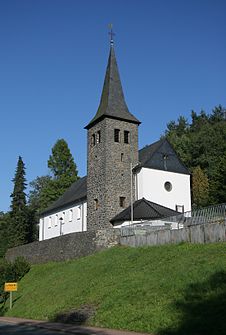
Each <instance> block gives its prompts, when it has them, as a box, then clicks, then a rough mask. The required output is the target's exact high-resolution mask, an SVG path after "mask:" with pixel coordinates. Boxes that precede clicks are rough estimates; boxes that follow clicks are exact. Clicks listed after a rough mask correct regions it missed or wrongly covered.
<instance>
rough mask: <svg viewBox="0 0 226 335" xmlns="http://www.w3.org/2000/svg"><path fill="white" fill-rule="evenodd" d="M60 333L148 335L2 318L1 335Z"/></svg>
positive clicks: (80, 334)
mask: <svg viewBox="0 0 226 335" xmlns="http://www.w3.org/2000/svg"><path fill="white" fill-rule="evenodd" d="M59 332H63V333H64V334H76V335H147V334H144V333H135V332H130V331H121V330H114V329H107V328H96V327H85V326H75V325H72V324H64V323H55V322H46V321H37V320H30V319H20V318H9V317H0V334H1V335H3V334H4V335H5V334H6V335H11V334H13V335H14V334H15V335H20V334H23V335H30V334H31V335H33V334H34V335H36V334H37V335H39V334H40V335H45V334H46V335H55V334H57V335H58V334H59ZM148 335H150V334H148Z"/></svg>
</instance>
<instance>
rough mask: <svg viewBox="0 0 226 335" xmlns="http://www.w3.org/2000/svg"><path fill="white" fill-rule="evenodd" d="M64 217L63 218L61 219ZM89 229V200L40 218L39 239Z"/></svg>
mask: <svg viewBox="0 0 226 335" xmlns="http://www.w3.org/2000/svg"><path fill="white" fill-rule="evenodd" d="M61 218H62V220H60V219H61ZM86 230H87V202H86V201H83V202H80V203H78V204H76V205H75V206H70V207H66V208H64V209H62V210H60V211H58V212H57V211H56V212H52V213H50V214H48V215H45V216H43V217H41V218H40V221H39V241H42V240H47V239H50V238H53V237H57V236H60V235H65V234H70V233H75V232H80V231H86Z"/></svg>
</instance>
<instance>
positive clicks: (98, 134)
mask: <svg viewBox="0 0 226 335" xmlns="http://www.w3.org/2000/svg"><path fill="white" fill-rule="evenodd" d="M97 143H100V130H98V132H97Z"/></svg>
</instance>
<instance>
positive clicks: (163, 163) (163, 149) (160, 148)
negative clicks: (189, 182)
mask: <svg viewBox="0 0 226 335" xmlns="http://www.w3.org/2000/svg"><path fill="white" fill-rule="evenodd" d="M139 161H140V164H139V167H146V168H150V169H157V170H163V171H169V172H177V173H183V174H190V172H189V170H188V169H187V168H186V166H185V165H184V164H183V163H182V161H181V160H180V158H179V157H178V155H177V154H176V152H175V150H174V149H173V147H172V145H171V144H170V142H169V141H168V140H167V139H166V138H163V139H161V140H159V141H157V142H155V143H153V144H151V145H148V146H146V147H144V148H143V149H141V150H139Z"/></svg>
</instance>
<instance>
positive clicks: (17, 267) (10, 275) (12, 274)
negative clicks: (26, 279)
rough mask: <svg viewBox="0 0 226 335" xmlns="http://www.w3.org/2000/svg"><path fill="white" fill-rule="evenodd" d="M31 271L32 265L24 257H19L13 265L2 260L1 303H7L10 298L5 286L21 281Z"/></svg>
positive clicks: (0, 263)
mask: <svg viewBox="0 0 226 335" xmlns="http://www.w3.org/2000/svg"><path fill="white" fill-rule="evenodd" d="M29 270H30V265H29V263H28V262H27V261H26V260H25V259H24V258H23V257H17V258H16V259H15V261H14V262H13V263H9V262H7V261H6V260H5V259H1V260H0V303H5V301H6V299H7V297H8V292H4V284H5V283H6V282H17V281H19V280H20V279H21V278H22V277H23V276H24V275H25V274H26V273H27V272H28V271H29Z"/></svg>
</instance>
